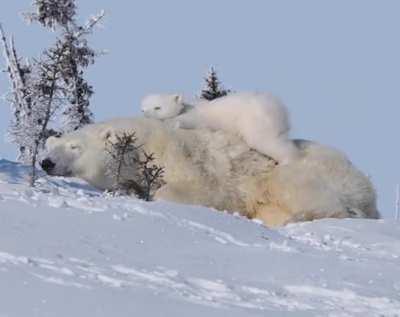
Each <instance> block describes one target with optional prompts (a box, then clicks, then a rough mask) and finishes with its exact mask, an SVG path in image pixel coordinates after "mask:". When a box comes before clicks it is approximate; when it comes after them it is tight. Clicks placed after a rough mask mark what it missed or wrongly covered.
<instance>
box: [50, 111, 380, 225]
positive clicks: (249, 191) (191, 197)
mask: <svg viewBox="0 0 400 317" xmlns="http://www.w3.org/2000/svg"><path fill="white" fill-rule="evenodd" d="M121 131H135V132H136V134H137V137H138V142H139V143H140V144H143V147H144V149H145V150H146V151H148V152H152V153H154V154H155V157H156V159H157V161H156V163H157V164H159V165H162V166H164V167H165V181H166V183H167V184H166V185H165V186H163V187H162V188H160V189H159V190H158V191H157V193H156V197H157V198H158V199H166V200H172V201H176V202H180V203H190V204H199V205H205V206H212V207H215V208H217V209H219V210H229V211H239V212H240V213H241V214H242V215H245V216H247V217H249V218H259V219H262V220H263V221H264V223H265V224H267V225H281V224H284V223H287V222H291V221H301V220H311V219H316V218H324V217H338V218H343V217H372V218H374V217H378V212H377V210H376V198H375V191H374V189H373V187H372V185H371V183H370V181H369V179H368V178H367V177H365V176H364V175H363V174H362V173H361V172H360V171H358V170H357V169H356V168H355V167H354V166H353V165H352V164H351V163H350V162H349V161H348V159H347V158H346V157H345V156H344V155H343V154H341V153H340V152H338V151H336V150H334V149H331V148H329V147H325V146H322V145H319V144H316V143H314V142H310V141H296V142H295V146H296V147H297V149H298V151H299V152H300V153H301V159H299V160H296V161H295V162H292V163H291V164H288V165H285V166H279V165H278V166H277V165H276V164H275V163H274V162H273V161H272V160H270V159H269V158H267V157H265V156H264V155H261V154H259V153H258V152H256V151H251V150H250V149H249V147H248V146H247V145H246V143H244V142H243V141H242V139H241V138H239V137H237V136H235V135H233V134H229V133H226V132H223V131H211V130H182V129H172V128H171V127H169V126H168V124H166V123H164V122H162V121H159V120H154V119H147V118H132V119H115V120H110V121H107V122H104V123H97V124H92V125H88V126H86V127H84V128H83V129H81V130H78V131H75V132H72V133H69V134H66V135H64V136H62V137H61V138H50V139H49V140H48V142H47V145H46V146H47V149H48V154H47V159H49V160H51V161H52V162H53V163H54V164H55V166H54V168H53V169H52V170H49V171H48V172H49V174H51V175H63V176H76V177H80V178H83V179H85V180H86V181H88V182H89V183H91V184H92V185H94V186H96V187H98V188H100V189H107V188H111V186H112V182H111V180H110V178H109V177H108V176H107V173H106V171H105V169H106V161H107V154H106V151H105V140H106V139H107V138H112V137H113V136H114V135H115V134H116V133H118V132H121ZM123 174H124V177H125V178H127V179H129V178H131V179H135V178H136V177H137V175H136V171H135V170H134V169H129V170H125V171H124V172H123Z"/></svg>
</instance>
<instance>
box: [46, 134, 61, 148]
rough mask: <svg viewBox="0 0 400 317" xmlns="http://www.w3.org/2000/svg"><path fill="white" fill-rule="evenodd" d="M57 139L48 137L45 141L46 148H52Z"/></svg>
mask: <svg viewBox="0 0 400 317" xmlns="http://www.w3.org/2000/svg"><path fill="white" fill-rule="evenodd" d="M57 139H58V138H56V137H55V136H51V137H49V138H48V139H47V140H46V147H51V146H53V145H54V144H55V143H56V142H57Z"/></svg>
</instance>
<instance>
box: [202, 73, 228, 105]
mask: <svg viewBox="0 0 400 317" xmlns="http://www.w3.org/2000/svg"><path fill="white" fill-rule="evenodd" d="M205 82H206V84H205V87H204V89H203V90H202V91H201V96H200V98H202V99H205V100H208V101H211V100H214V99H217V98H220V97H223V96H226V95H227V94H228V93H229V92H230V91H229V90H226V89H223V88H222V86H221V82H220V81H219V79H218V76H217V72H216V70H215V68H214V67H211V68H210V70H209V72H208V75H207V77H206V78H205Z"/></svg>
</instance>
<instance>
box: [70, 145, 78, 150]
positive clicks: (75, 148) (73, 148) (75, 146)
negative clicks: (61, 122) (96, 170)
mask: <svg viewBox="0 0 400 317" xmlns="http://www.w3.org/2000/svg"><path fill="white" fill-rule="evenodd" d="M70 148H71V150H77V149H79V145H77V144H71V145H70Z"/></svg>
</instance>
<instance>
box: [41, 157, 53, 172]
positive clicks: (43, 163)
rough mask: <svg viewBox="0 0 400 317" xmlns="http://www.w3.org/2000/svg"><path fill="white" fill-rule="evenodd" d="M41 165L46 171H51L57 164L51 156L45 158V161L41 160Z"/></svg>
mask: <svg viewBox="0 0 400 317" xmlns="http://www.w3.org/2000/svg"><path fill="white" fill-rule="evenodd" d="M40 166H41V167H42V169H43V170H44V171H45V172H47V173H48V172H50V171H51V170H52V169H53V168H54V167H55V166H56V163H54V162H53V161H52V160H50V159H49V158H45V159H44V160H43V161H41V162H40Z"/></svg>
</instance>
